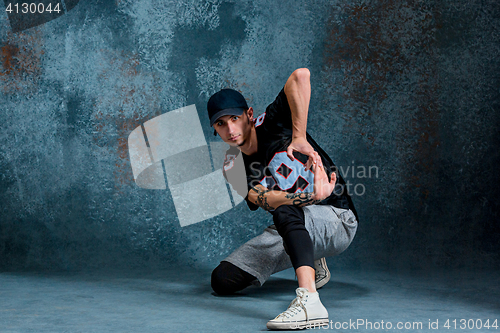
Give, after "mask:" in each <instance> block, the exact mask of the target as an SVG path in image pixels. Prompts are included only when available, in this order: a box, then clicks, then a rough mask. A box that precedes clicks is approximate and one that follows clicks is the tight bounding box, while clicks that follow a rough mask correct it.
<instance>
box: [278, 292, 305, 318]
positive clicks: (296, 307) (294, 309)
mask: <svg viewBox="0 0 500 333" xmlns="http://www.w3.org/2000/svg"><path fill="white" fill-rule="evenodd" d="M301 299H302V295H300V296H297V297H295V298H294V300H293V301H292V302H291V303H290V305H289V306H288V308H287V309H286V310H285V311H284V312H282V313H280V314H279V315H278V317H276V318H280V317H285V318H290V317H293V316H295V314H297V313H298V312H299V311H300V308H302V309H303V310H304V313H305V314H306V318H307V310H306V307H305V306H304V304H302V301H301Z"/></svg>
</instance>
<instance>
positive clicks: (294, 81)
mask: <svg viewBox="0 0 500 333" xmlns="http://www.w3.org/2000/svg"><path fill="white" fill-rule="evenodd" d="M310 79H311V72H309V69H307V68H298V69H296V70H295V71H294V72H293V73H292V74H291V75H290V77H289V78H288V80H287V82H286V84H285V94H287V93H292V92H293V91H295V90H296V89H297V88H298V87H303V86H306V87H307V86H309V85H310Z"/></svg>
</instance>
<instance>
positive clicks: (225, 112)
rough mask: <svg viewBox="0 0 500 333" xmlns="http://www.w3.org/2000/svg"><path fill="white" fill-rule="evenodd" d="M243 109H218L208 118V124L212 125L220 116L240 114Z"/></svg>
mask: <svg viewBox="0 0 500 333" xmlns="http://www.w3.org/2000/svg"><path fill="white" fill-rule="evenodd" d="M244 111H245V109H243V108H233V109H224V110H220V111H219V112H217V113H216V114H214V115H213V116H212V118H210V126H213V125H214V124H215V122H216V121H217V119H219V118H220V117H222V116H241V115H242V114H243V112H244Z"/></svg>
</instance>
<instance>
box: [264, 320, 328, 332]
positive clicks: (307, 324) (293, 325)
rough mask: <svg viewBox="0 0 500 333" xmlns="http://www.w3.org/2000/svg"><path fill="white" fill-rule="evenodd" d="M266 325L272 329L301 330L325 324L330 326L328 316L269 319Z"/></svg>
mask: <svg viewBox="0 0 500 333" xmlns="http://www.w3.org/2000/svg"><path fill="white" fill-rule="evenodd" d="M266 326H267V328H268V329H270V330H301V329H304V328H320V327H323V326H328V318H325V319H313V320H309V321H292V322H274V321H269V322H268V323H267V325H266Z"/></svg>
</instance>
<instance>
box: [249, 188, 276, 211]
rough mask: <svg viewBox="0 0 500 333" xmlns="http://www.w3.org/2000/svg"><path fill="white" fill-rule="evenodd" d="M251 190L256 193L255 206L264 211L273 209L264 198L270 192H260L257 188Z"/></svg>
mask: <svg viewBox="0 0 500 333" xmlns="http://www.w3.org/2000/svg"><path fill="white" fill-rule="evenodd" d="M251 190H253V191H254V192H256V193H257V205H259V206H260V207H262V208H263V209H265V210H270V209H273V207H271V206H270V205H269V203H268V202H267V198H266V196H265V194H266V193H267V192H269V191H270V190H260V189H258V188H257V187H252V188H251Z"/></svg>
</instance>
